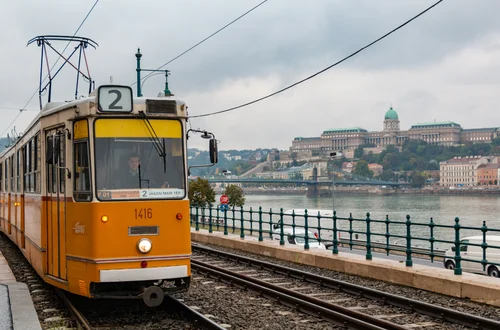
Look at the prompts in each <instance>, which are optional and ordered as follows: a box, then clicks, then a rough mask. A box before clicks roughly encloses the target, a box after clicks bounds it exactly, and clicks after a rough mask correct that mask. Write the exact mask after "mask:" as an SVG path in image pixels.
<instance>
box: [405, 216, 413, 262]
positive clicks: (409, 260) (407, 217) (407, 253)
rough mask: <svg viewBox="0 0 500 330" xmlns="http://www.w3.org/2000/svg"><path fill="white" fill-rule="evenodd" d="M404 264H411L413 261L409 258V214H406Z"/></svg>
mask: <svg viewBox="0 0 500 330" xmlns="http://www.w3.org/2000/svg"><path fill="white" fill-rule="evenodd" d="M406 266H407V267H412V266H413V261H412V260H411V220H410V215H409V214H407V215H406Z"/></svg>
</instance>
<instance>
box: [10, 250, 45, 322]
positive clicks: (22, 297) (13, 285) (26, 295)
mask: <svg viewBox="0 0 500 330" xmlns="http://www.w3.org/2000/svg"><path fill="white" fill-rule="evenodd" d="M41 329H42V327H41V326H40V321H39V320H38V315H37V314H36V311H35V307H34V306H33V301H32V300H31V295H30V292H29V290H28V287H27V286H26V284H24V283H20V282H16V278H15V277H14V274H13V273H12V270H11V269H10V267H9V265H8V264H7V261H6V260H5V258H4V257H3V255H2V253H1V252H0V330H41Z"/></svg>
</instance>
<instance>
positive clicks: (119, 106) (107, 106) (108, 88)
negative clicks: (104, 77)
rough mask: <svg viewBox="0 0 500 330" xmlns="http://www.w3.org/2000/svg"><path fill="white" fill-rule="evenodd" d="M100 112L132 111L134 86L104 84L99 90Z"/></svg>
mask: <svg viewBox="0 0 500 330" xmlns="http://www.w3.org/2000/svg"><path fill="white" fill-rule="evenodd" d="M97 102H98V109H99V112H132V110H133V104H132V88H130V87H129V86H119V85H102V86H99V88H98V90H97Z"/></svg>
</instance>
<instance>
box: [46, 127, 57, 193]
mask: <svg viewBox="0 0 500 330" xmlns="http://www.w3.org/2000/svg"><path fill="white" fill-rule="evenodd" d="M51 144H53V140H52V137H51V136H47V142H46V146H47V148H49V146H50V145H51ZM56 188H57V182H56V168H55V166H54V165H52V164H47V192H48V193H55V192H56Z"/></svg>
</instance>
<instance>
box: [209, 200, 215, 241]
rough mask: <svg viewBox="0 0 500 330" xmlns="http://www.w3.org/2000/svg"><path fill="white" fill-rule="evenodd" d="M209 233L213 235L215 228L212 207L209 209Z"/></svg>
mask: <svg viewBox="0 0 500 330" xmlns="http://www.w3.org/2000/svg"><path fill="white" fill-rule="evenodd" d="M208 217H209V218H208V233H209V234H211V233H213V232H214V231H213V228H212V205H210V206H209V209H208Z"/></svg>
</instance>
